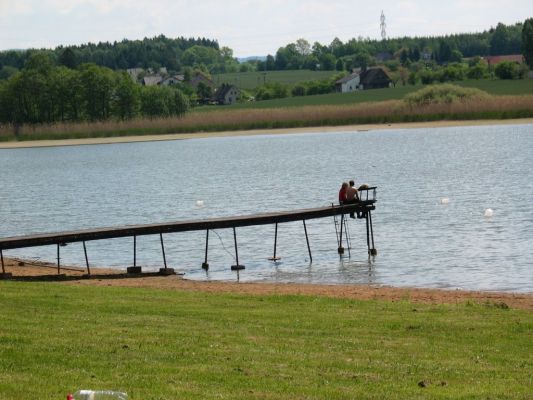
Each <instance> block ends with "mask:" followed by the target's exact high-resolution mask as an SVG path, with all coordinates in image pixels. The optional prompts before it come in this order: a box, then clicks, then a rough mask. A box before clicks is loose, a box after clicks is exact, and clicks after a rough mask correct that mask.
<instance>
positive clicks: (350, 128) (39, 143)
mask: <svg viewBox="0 0 533 400" xmlns="http://www.w3.org/2000/svg"><path fill="white" fill-rule="evenodd" d="M525 124H533V118H519V119H496V120H492V119H487V120H483V119H481V120H441V121H426V122H396V123H391V124H363V125H339V126H317V127H305V128H280V129H255V130H242V131H219V132H197V133H169V134H162V135H138V136H118V137H101V138H87V139H59V140H29V141H21V142H0V149H22V148H35V147H59V146H82V145H96V144H117V143H136V142H158V141H169V140H186V139H208V138H216V137H233V136H257V135H286V134H298V133H321V132H324V133H325V132H346V133H350V132H351V133H357V132H366V131H375V130H389V129H422V128H445V127H460V126H486V125H525Z"/></svg>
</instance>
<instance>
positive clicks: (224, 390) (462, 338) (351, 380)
mask: <svg viewBox="0 0 533 400" xmlns="http://www.w3.org/2000/svg"><path fill="white" fill-rule="evenodd" d="M0 308H1V312H0V398H1V399H3V400H8V399H34V398H35V399H37V398H38V399H64V398H65V397H66V394H67V393H68V392H71V391H75V390H76V389H115V390H122V391H126V392H127V393H128V395H129V398H130V399H132V400H138V399H143V400H144V399H384V398H387V399H457V398H461V399H530V398H531V393H532V391H531V388H532V387H533V377H532V374H531V371H532V370H533V340H532V337H533V336H532V335H533V314H532V313H531V312H530V311H524V310H515V309H509V308H507V307H506V306H505V305H503V304H492V303H487V304H470V303H467V304H453V305H430V304H414V303H411V302H409V301H408V298H406V299H405V300H404V301H400V302H389V301H381V300H380V301H378V300H376V301H355V300H343V299H332V298H325V297H310V296H286V295H278V296H259V295H258V296H252V295H239V294H212V293H211V294H210V293H202V292H182V291H170V290H167V291H165V290H152V289H134V288H115V287H90V286H67V285H63V284H59V283H51V282H45V283H39V282H36V283H28V282H0Z"/></svg>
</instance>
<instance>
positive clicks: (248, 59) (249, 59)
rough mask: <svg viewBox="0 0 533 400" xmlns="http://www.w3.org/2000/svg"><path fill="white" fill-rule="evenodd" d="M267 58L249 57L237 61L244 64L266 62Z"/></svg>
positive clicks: (238, 58) (239, 58)
mask: <svg viewBox="0 0 533 400" xmlns="http://www.w3.org/2000/svg"><path fill="white" fill-rule="evenodd" d="M266 59H267V56H250V57H237V61H238V62H240V63H245V62H249V61H266Z"/></svg>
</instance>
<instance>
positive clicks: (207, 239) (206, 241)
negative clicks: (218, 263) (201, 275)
mask: <svg viewBox="0 0 533 400" xmlns="http://www.w3.org/2000/svg"><path fill="white" fill-rule="evenodd" d="M208 246H209V229H208V230H207V231H206V232H205V259H204V262H203V263H202V268H203V269H205V270H206V271H207V270H208V269H209V263H208V262H207V248H208Z"/></svg>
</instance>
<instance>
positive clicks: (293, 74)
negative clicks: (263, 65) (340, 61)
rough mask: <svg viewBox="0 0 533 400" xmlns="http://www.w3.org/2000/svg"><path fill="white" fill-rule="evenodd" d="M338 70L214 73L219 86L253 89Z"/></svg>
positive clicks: (326, 75)
mask: <svg viewBox="0 0 533 400" xmlns="http://www.w3.org/2000/svg"><path fill="white" fill-rule="evenodd" d="M335 74H338V72H337V71H311V70H293V71H290V70H288V71H266V72H261V71H254V72H235V73H227V74H214V75H213V76H212V78H213V81H214V82H215V84H216V85H217V86H219V85H222V84H223V83H229V84H231V85H235V86H237V87H238V88H240V89H247V90H251V89H254V88H256V87H258V86H261V85H263V84H265V83H273V82H279V83H283V84H285V85H294V84H295V83H298V82H304V81H316V80H321V79H329V78H331V77H332V76H333V75H335Z"/></svg>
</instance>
